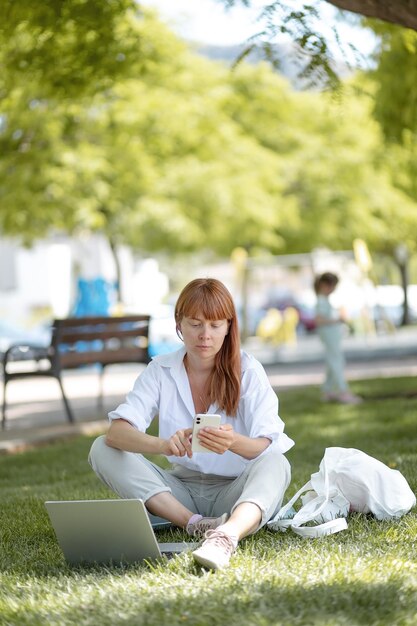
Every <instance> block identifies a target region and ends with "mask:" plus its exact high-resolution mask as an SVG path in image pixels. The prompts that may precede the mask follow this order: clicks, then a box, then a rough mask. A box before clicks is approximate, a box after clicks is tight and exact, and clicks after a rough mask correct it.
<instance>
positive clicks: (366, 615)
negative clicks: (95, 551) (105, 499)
mask: <svg viewBox="0 0 417 626" xmlns="http://www.w3.org/2000/svg"><path fill="white" fill-rule="evenodd" d="M220 578H221V577H220ZM230 578H231V577H229V580H230ZM119 582H121V581H119ZM127 582H128V585H127V588H126V589H124V590H123V588H122V587H121V585H119V586H118V588H117V594H116V593H115V594H114V596H113V597H112V601H111V602H109V601H107V602H100V601H99V599H98V598H94V597H92V598H91V602H88V601H86V598H84V600H83V602H82V603H80V602H78V603H77V601H75V599H74V600H72V601H71V599H70V598H69V599H67V601H66V602H65V603H64V604H63V605H61V606H54V607H52V606H51V607H49V608H48V611H47V615H48V618H49V620H50V622H49V623H54V624H102V625H107V624H112V625H114V624H135V625H136V626H140V625H142V624H143V625H145V624H146V625H147V626H152V625H155V626H161V625H162V624H169V625H170V626H177V625H179V624H192V625H193V626H216V625H219V626H224V624H227V625H229V626H234V625H243V624H244V625H245V626H247V625H252V626H255V625H259V626H266V625H267V624H271V625H272V624H275V625H285V626H289V625H291V626H299V625H300V626H301V625H305V626H315V625H323V624H352V625H364V626H371V625H379V626H381V625H385V624H386V625H390V626H394V625H396V624H411V623H413V622H412V621H410V619H411V620H412V616H413V615H415V614H416V611H417V597H416V594H415V593H414V591H413V590H412V589H407V588H404V586H403V585H402V584H401V580H397V579H391V580H388V581H387V582H385V583H377V584H372V583H366V582H356V581H354V582H351V583H347V581H341V582H333V583H330V584H323V583H320V584H312V585H298V584H295V585H290V586H288V585H285V581H280V580H278V579H274V578H271V579H270V580H267V581H263V582H257V581H256V580H255V579H253V578H252V579H248V578H246V579H245V580H243V581H242V580H239V577H233V580H232V581H230V582H229V583H226V582H225V580H224V579H222V585H221V588H220V586H219V584H218V582H216V581H215V580H214V577H212V576H209V577H207V576H206V577H205V581H204V584H198V583H197V585H196V582H195V581H194V585H195V586H196V593H192V592H190V588H189V587H188V585H185V588H184V590H183V592H181V590H180V589H179V588H176V585H175V584H174V585H173V587H174V589H172V590H171V592H170V591H169V590H167V589H166V588H162V589H161V590H160V592H159V593H158V589H153V590H151V589H149V591H148V592H144V590H143V588H142V589H138V590H137V592H135V591H134V589H133V588H132V586H131V584H130V586H129V583H131V582H132V581H131V580H130V581H127ZM162 586H163V585H162ZM103 590H104V591H105V586H104V588H103ZM109 591H111V590H109ZM172 591H175V597H173V595H174V594H173V593H172ZM42 617H46V615H45V610H42V609H38V610H37V609H36V608H35V607H34V606H33V605H32V606H26V607H24V608H23V607H21V608H20V609H19V608H15V609H14V610H13V609H12V610H6V612H4V613H3V618H4V619H5V620H6V623H16V624H17V623H19V624H38V623H41V622H40V621H39V620H40V619H42Z"/></svg>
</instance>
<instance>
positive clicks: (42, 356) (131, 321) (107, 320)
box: [2, 315, 150, 429]
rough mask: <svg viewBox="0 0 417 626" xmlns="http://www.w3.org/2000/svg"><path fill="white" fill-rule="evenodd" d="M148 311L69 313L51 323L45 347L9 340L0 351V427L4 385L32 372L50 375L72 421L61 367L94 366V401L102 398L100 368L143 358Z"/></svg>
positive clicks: (146, 356) (146, 360)
mask: <svg viewBox="0 0 417 626" xmlns="http://www.w3.org/2000/svg"><path fill="white" fill-rule="evenodd" d="M149 324H150V316H149V315H128V316H123V317H73V318H66V319H56V320H54V321H53V323H52V329H51V330H52V332H51V341H50V344H49V346H40V345H33V344H29V343H24V344H23V343H15V344H12V345H11V346H9V347H8V349H7V350H6V351H5V352H4V354H3V358H2V361H3V414H2V428H3V429H4V428H5V426H6V408H7V400H6V388H7V385H8V383H9V382H10V381H11V380H14V379H22V378H28V377H34V376H52V377H53V378H56V379H57V381H58V383H59V386H60V389H61V393H62V399H63V402H64V406H65V411H66V415H67V418H68V421H69V422H74V421H75V420H74V415H73V412H72V410H71V406H70V404H69V401H68V398H67V396H66V395H65V390H64V386H63V384H62V372H63V370H69V369H75V368H82V367H87V366H97V367H98V368H99V374H100V391H99V402H100V404H101V402H102V396H103V384H102V377H103V372H104V369H105V368H106V367H107V366H108V365H116V364H121V363H145V364H146V363H149V361H150V356H149V349H148V346H149Z"/></svg>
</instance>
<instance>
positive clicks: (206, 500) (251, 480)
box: [89, 436, 291, 528]
mask: <svg viewBox="0 0 417 626" xmlns="http://www.w3.org/2000/svg"><path fill="white" fill-rule="evenodd" d="M89 462H90V465H91V467H92V468H93V470H94V471H95V473H96V474H97V476H98V477H99V478H100V479H101V480H102V481H103V482H104V484H105V485H107V486H108V487H109V488H110V489H111V490H112V491H114V492H115V493H116V494H117V495H119V496H120V497H121V498H140V499H141V500H143V501H144V502H146V501H147V500H149V498H152V496H155V495H156V494H158V493H162V492H164V491H168V492H170V493H172V495H173V496H174V497H175V498H176V499H177V500H178V501H179V502H181V503H182V504H183V505H184V506H185V507H187V509H189V510H190V511H191V512H193V513H200V514H201V515H203V516H204V517H218V516H220V515H222V514H223V513H232V512H233V510H234V509H235V508H236V507H237V506H238V505H239V504H241V503H242V502H252V503H253V504H256V505H257V506H258V507H259V508H260V510H261V512H262V521H261V523H260V525H259V528H261V526H263V525H264V524H266V522H267V521H268V520H269V519H271V517H273V515H274V514H275V512H276V511H278V510H279V508H280V507H281V504H282V500H283V497H284V493H285V491H286V489H287V487H288V485H289V483H290V478H291V470H290V464H289V462H288V461H287V459H286V458H285V456H284V455H283V454H281V452H278V451H277V450H275V449H273V448H271V450H269V451H268V452H267V453H266V454H263V455H261V456H260V457H258V458H257V459H255V460H254V461H253V462H251V463H249V464H248V465H247V467H246V468H245V470H244V471H243V472H242V474H241V475H240V476H238V477H237V478H227V477H224V476H215V475H213V474H202V473H200V472H196V471H193V470H189V469H187V468H185V467H184V466H182V465H174V467H173V469H170V470H164V469H162V468H161V467H158V466H157V465H155V464H154V463H151V461H148V459H146V458H145V457H144V456H142V454H136V453H134V452H124V451H122V450H116V449H115V448H111V447H110V446H108V445H107V444H106V443H105V436H101V437H98V439H96V440H95V441H94V443H93V445H92V447H91V451H90V455H89Z"/></svg>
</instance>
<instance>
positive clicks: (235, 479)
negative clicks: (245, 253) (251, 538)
mask: <svg viewBox="0 0 417 626" xmlns="http://www.w3.org/2000/svg"><path fill="white" fill-rule="evenodd" d="M175 321H176V329H177V333H178V335H179V336H180V338H181V339H182V340H183V342H184V347H182V348H181V349H180V350H178V351H177V352H174V353H172V354H168V355H161V356H158V357H155V358H154V359H153V360H152V362H151V363H150V364H149V365H148V366H147V368H146V369H145V370H144V371H143V373H142V374H141V375H140V376H139V377H138V378H137V380H136V382H135V384H134V386H133V389H132V391H131V392H130V393H129V394H128V395H127V397H126V401H125V402H124V403H123V404H121V405H120V406H119V407H118V408H117V409H116V410H115V411H112V412H111V413H110V414H109V418H110V420H111V425H110V428H109V431H108V433H107V435H106V436H102V437H99V438H98V439H97V440H96V441H95V442H94V444H93V446H92V449H91V452H90V463H91V465H92V467H93V469H94V471H95V472H96V473H97V475H98V476H99V478H100V479H101V480H103V482H104V483H105V484H106V485H108V486H109V487H110V488H111V489H112V490H113V491H115V492H116V493H117V494H118V495H119V496H120V497H122V498H141V499H142V500H144V502H145V504H146V507H147V509H148V511H149V512H150V513H152V514H154V515H157V516H160V517H163V518H165V519H167V520H169V521H170V522H172V523H173V524H175V525H177V526H179V527H181V528H184V529H185V530H186V531H187V533H188V534H190V535H193V536H202V537H203V538H204V542H203V543H202V545H201V546H200V547H198V548H197V550H195V551H194V552H193V556H194V559H195V560H196V561H197V562H198V563H200V564H202V565H204V566H206V567H209V568H213V569H218V568H221V567H225V566H227V565H228V564H229V561H230V557H231V555H232V554H233V552H234V551H235V550H236V547H237V544H238V541H239V540H240V539H241V538H242V537H245V536H246V535H249V534H251V533H254V532H256V531H257V530H259V528H261V527H262V526H263V525H264V524H265V523H266V522H267V521H268V520H269V519H270V518H271V517H272V516H273V515H274V513H275V512H276V511H277V510H278V509H279V507H280V506H281V503H282V499H283V496H284V492H285V490H286V488H287V486H288V484H289V482H290V466H289V463H288V461H287V459H286V458H285V457H284V455H283V453H285V452H286V451H287V450H289V448H291V447H292V446H293V445H294V442H293V441H292V440H291V439H290V438H289V437H288V436H287V435H286V434H285V433H284V423H283V422H282V420H281V419H280V418H279V417H278V399H277V396H276V394H275V392H274V391H273V389H272V387H271V385H270V383H269V381H268V378H267V376H266V373H265V371H264V369H263V367H262V365H261V364H260V363H259V362H258V361H257V360H256V359H254V358H253V357H252V356H249V355H248V354H247V353H245V352H243V351H241V349H240V343H239V330H238V321H237V315H236V310H235V306H234V303H233V299H232V297H231V295H230V293H229V291H228V290H227V289H226V287H225V286H224V285H223V284H222V283H221V282H220V281H218V280H215V279H210V278H207V279H196V280H193V281H192V282H190V283H189V284H188V285H187V286H186V287H185V288H184V289H183V291H182V292H181V294H180V296H179V298H178V301H177V304H176V307H175ZM207 412H208V413H217V414H219V415H220V416H221V425H220V427H219V428H208V427H207V428H204V429H203V430H202V431H200V434H199V443H200V444H201V445H202V446H203V447H204V448H205V449H206V450H207V452H197V453H193V452H192V449H191V437H192V425H193V419H194V416H195V415H196V414H197V413H207ZM155 416H159V436H158V437H155V436H152V435H149V434H146V430H147V428H148V427H149V425H150V423H151V421H152V420H153V418H154V417H155ZM143 454H163V455H165V456H166V457H167V458H168V460H169V461H170V462H171V463H172V464H173V465H172V469H170V470H164V469H161V468H160V467H158V466H157V465H155V464H153V463H151V462H150V461H149V460H147V459H146V458H145V457H144V456H142V455H143Z"/></svg>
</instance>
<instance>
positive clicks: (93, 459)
mask: <svg viewBox="0 0 417 626" xmlns="http://www.w3.org/2000/svg"><path fill="white" fill-rule="evenodd" d="M88 460H89V463H90V465H91V467H92V468H93V470H94V472H95V473H96V474H97V476H98V477H99V478H100V480H101V481H102V482H103V483H104V484H105V485H107V487H109V488H110V489H111V490H112V491H114V492H115V493H116V494H117V495H118V496H120V497H121V498H140V499H141V500H143V501H144V502H146V501H147V500H149V498H152V496H155V495H157V494H158V493H162V492H164V491H168V492H170V493H172V495H173V496H174V497H175V498H176V499H177V500H178V501H179V502H181V503H182V504H183V505H184V506H186V507H187V508H188V509H189V510H190V511H192V512H197V511H196V510H195V505H194V502H193V499H192V498H191V496H190V494H189V492H188V490H187V489H186V487H185V486H184V485H183V484H182V483H181V481H180V480H178V478H176V477H175V476H172V475H171V474H170V472H169V471H167V470H164V469H162V468H161V467H158V466H157V465H155V464H154V463H151V461H148V460H147V459H145V457H144V456H142V455H141V454H136V453H134V452H124V451H123V450H117V449H115V448H111V447H110V446H108V445H107V444H106V441H105V436H104V435H103V436H101V437H98V438H97V439H96V440H95V441H94V443H93V445H92V446H91V450H90V454H89V457H88Z"/></svg>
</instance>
